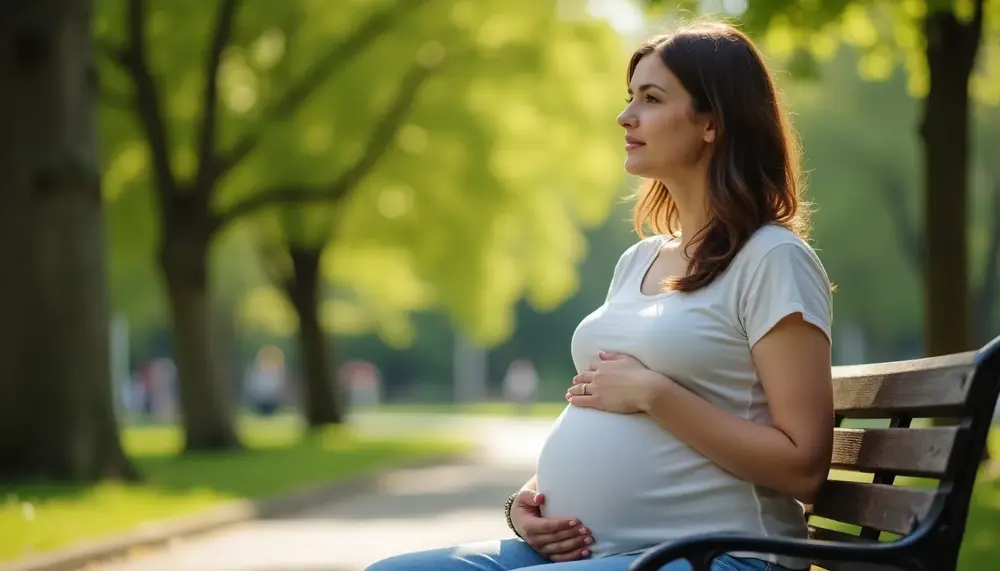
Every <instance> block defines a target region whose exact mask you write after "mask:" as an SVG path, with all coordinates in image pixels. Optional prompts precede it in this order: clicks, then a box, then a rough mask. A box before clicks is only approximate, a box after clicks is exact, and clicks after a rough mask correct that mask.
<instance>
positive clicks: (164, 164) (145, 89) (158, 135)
mask: <svg viewBox="0 0 1000 571" xmlns="http://www.w3.org/2000/svg"><path fill="white" fill-rule="evenodd" d="M145 22H146V3H145V0H130V1H129V4H128V9H127V10H126V22H125V24H126V25H125V28H126V30H127V31H126V34H127V38H128V39H127V45H126V46H125V47H124V48H123V49H121V50H120V61H121V63H122V65H123V67H124V68H125V70H126V71H127V72H128V75H129V77H130V78H131V79H132V84H133V98H134V108H135V111H136V114H137V115H138V118H139V122H140V124H141V125H142V127H143V130H144V131H145V132H146V140H147V141H148V143H149V148H150V152H151V154H152V163H153V173H154V177H155V182H156V185H155V186H156V189H157V194H158V195H159V197H160V202H161V205H163V203H164V202H166V200H167V198H168V197H169V196H170V195H172V194H173V193H174V192H175V191H176V180H175V178H174V173H173V171H172V170H171V168H170V152H169V148H170V145H169V142H168V140H167V129H166V127H165V126H164V123H163V117H162V115H161V107H160V94H159V92H158V91H157V86H156V80H155V79H153V76H152V73H151V72H150V71H149V64H148V61H147V58H146V38H145V31H144V29H145Z"/></svg>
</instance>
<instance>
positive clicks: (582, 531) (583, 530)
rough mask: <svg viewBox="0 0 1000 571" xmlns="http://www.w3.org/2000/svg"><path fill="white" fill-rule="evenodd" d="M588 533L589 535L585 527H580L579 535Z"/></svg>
mask: <svg viewBox="0 0 1000 571" xmlns="http://www.w3.org/2000/svg"><path fill="white" fill-rule="evenodd" d="M588 533H590V530H589V529H587V528H585V527H581V528H580V534H581V535H587V534H588Z"/></svg>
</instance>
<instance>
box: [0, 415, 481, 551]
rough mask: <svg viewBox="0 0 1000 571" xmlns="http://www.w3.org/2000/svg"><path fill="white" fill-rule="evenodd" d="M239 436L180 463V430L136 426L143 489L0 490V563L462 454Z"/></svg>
mask: <svg viewBox="0 0 1000 571" xmlns="http://www.w3.org/2000/svg"><path fill="white" fill-rule="evenodd" d="M240 431H241V434H242V436H243V439H244V442H245V443H246V444H247V446H248V448H249V450H248V451H246V452H241V453H224V454H213V455H203V456H202V455H197V456H196V455H186V456H177V455H176V452H177V451H178V449H179V448H180V445H181V437H180V433H179V431H178V430H177V429H176V428H174V427H165V426H134V427H130V428H127V429H126V430H125V431H124V432H123V443H124V446H125V448H126V450H127V451H128V452H129V454H130V455H131V456H132V457H133V458H134V459H135V461H136V462H137V463H138V465H139V467H140V468H141V470H142V471H143V473H144V474H145V476H146V481H144V482H143V483H141V484H138V485H123V484H117V483H107V484H100V485H97V486H67V485H53V484H44V483H37V484H27V485H21V486H17V487H15V488H10V487H4V488H0V561H5V560H10V559H15V558H17V557H20V556H23V555H27V554H29V553H32V552H38V551H47V550H51V549H55V548H58V547H62V546H66V545H68V544H71V543H73V542H75V541H77V540H79V539H83V538H92V537H96V536H100V535H103V534H107V533H112V532H116V531H122V530H125V529H128V528H131V527H134V526H136V525H138V524H141V523H143V522H147V521H150V520H156V519H161V518H167V517H171V516H177V515H182V514H189V513H191V512H195V511H197V510H201V509H204V508H206V507H209V506H211V505H213V504H217V503H219V502H222V501H225V500H232V499H239V498H249V499H257V498H262V497H267V496H270V495H273V494H277V493H280V492H282V491H287V490H290V489H293V488H296V487H299V486H303V485H307V484H310V483H320V482H327V481H332V480H335V479H337V478H343V477H350V476H356V475H359V474H364V473H366V472H369V471H371V470H374V469H377V468H380V467H383V466H386V465H391V464H392V463H396V462H399V461H401V460H407V459H413V458H417V457H421V456H427V455H430V454H435V453H440V452H453V451H461V450H463V449H465V447H466V445H465V444H463V443H461V442H459V441H442V440H440V439H438V440H431V439H427V438H422V437H420V435H414V436H410V437H408V438H407V439H400V438H397V439H391V440H390V439H379V440H371V439H363V438H360V437H358V436H357V435H355V434H352V433H351V432H350V430H349V429H342V430H335V429H331V430H328V431H326V432H325V433H322V434H317V435H314V436H310V437H308V438H302V430H301V427H300V426H299V424H298V423H297V422H295V421H294V420H291V419H289V418H278V419H275V420H255V419H242V420H241V422H240Z"/></svg>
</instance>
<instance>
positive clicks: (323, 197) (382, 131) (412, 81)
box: [216, 64, 431, 228]
mask: <svg viewBox="0 0 1000 571" xmlns="http://www.w3.org/2000/svg"><path fill="white" fill-rule="evenodd" d="M430 73H431V69H430V68H428V67H427V66H425V65H422V64H417V65H415V66H414V67H413V68H412V69H411V70H410V71H409V72H408V73H407V74H406V76H405V77H404V78H403V81H402V82H401V83H400V87H399V91H398V92H397V93H396V97H395V99H394V100H393V102H392V104H391V105H390V106H389V110H388V111H387V112H386V113H385V115H383V116H382V117H381V119H380V120H379V121H378V123H377V124H376V125H375V128H374V129H373V130H372V135H371V137H369V138H368V144H367V145H366V146H365V149H364V151H363V152H362V153H361V156H360V157H358V160H357V161H355V163H354V164H353V165H351V166H350V167H349V168H348V169H347V170H346V171H344V172H343V173H342V174H341V175H340V176H339V177H337V179H336V180H334V181H333V182H332V183H331V184H329V185H326V186H325V187H324V188H321V189H310V188H304V187H301V186H295V185H282V186H278V187H273V188H269V189H266V190H263V191H260V192H257V193H254V194H252V195H250V196H249V197H247V198H245V199H244V200H243V201H242V202H237V203H236V204H234V205H232V206H230V207H229V209H228V210H226V211H225V212H223V213H222V214H219V215H218V216H217V217H216V227H217V228H222V227H224V226H225V225H227V224H230V223H231V222H232V221H234V220H236V219H237V218H240V217H241V216H246V215H248V214H251V213H253V212H256V211H258V210H260V209H262V208H265V207H267V206H272V205H277V204H302V203H308V202H337V201H339V200H340V199H341V198H343V197H344V196H346V195H347V193H349V192H350V191H351V190H353V189H354V188H355V187H356V186H357V185H358V184H359V183H360V182H361V181H362V180H363V179H364V177H365V176H367V175H368V173H370V172H371V171H372V170H373V169H374V168H375V166H376V165H377V164H378V162H379V160H380V159H381V158H382V157H383V156H384V155H385V153H386V151H388V150H389V147H390V146H391V143H392V139H393V138H394V137H395V136H396V133H398V132H399V129H400V127H401V126H402V125H403V122H404V121H405V119H406V117H407V115H408V114H409V111H410V108H411V107H412V106H413V102H414V100H415V99H416V97H417V93H418V92H419V90H420V86H421V84H423V82H424V81H425V80H426V79H427V78H428V77H429V76H430Z"/></svg>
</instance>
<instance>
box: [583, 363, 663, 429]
mask: <svg viewBox="0 0 1000 571" xmlns="http://www.w3.org/2000/svg"><path fill="white" fill-rule="evenodd" d="M664 382H669V379H667V378H666V377H664V376H663V375H661V374H659V373H656V372H654V371H651V370H650V369H648V368H646V366H645V365H643V364H642V363H641V362H640V361H639V360H638V359H636V358H635V357H632V356H631V355H624V354H621V353H604V352H601V353H600V354H599V359H598V360H597V361H593V362H591V363H590V365H588V366H587V369H586V370H585V371H583V372H582V373H580V374H579V375H577V376H575V377H573V386H571V387H570V388H569V390H568V391H566V400H568V401H569V402H570V404H572V405H574V406H580V407H589V408H596V409H599V410H603V411H607V412H617V413H622V414H632V413H636V412H643V411H645V410H646V407H647V406H648V404H647V403H649V401H650V396H651V395H652V394H653V392H654V391H655V390H657V387H658V386H662V384H663V383H664Z"/></svg>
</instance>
